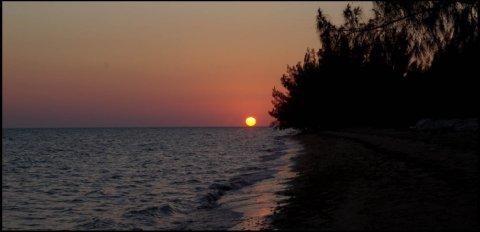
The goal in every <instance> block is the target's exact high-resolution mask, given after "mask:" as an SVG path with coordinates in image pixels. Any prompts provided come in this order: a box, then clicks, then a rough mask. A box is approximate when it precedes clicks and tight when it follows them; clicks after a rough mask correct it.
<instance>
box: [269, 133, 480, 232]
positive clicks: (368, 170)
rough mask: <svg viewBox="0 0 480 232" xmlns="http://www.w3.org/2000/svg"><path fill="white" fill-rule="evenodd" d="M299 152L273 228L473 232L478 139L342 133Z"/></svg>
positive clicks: (321, 137) (317, 137) (305, 139)
mask: <svg viewBox="0 0 480 232" xmlns="http://www.w3.org/2000/svg"><path fill="white" fill-rule="evenodd" d="M295 138H296V139H297V140H298V141H299V142H300V143H301V144H303V146H304V150H303V152H302V153H301V154H299V155H298V156H297V157H296V158H295V166H294V169H295V170H296V171H297V172H298V175H297V177H296V178H294V179H293V180H292V181H291V182H290V187H289V189H288V190H287V191H285V192H284V193H283V194H285V195H286V196H287V197H288V198H287V200H286V202H285V203H286V204H285V205H283V206H280V207H279V208H277V211H276V213H275V215H274V216H273V224H272V227H273V229H284V230H289V229H302V230H479V229H480V226H479V222H478V218H479V202H480V201H479V196H478V192H479V191H478V190H479V186H480V182H479V168H478V159H479V155H478V132H445V131H437V132H420V131H412V130H387V129H382V130H380V129H365V128H364V129H349V130H341V131H330V132H323V133H319V134H308V135H307V134H302V135H296V136H295Z"/></svg>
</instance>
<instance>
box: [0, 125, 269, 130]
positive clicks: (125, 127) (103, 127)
mask: <svg viewBox="0 0 480 232" xmlns="http://www.w3.org/2000/svg"><path fill="white" fill-rule="evenodd" d="M127 128H132V129H134V128H273V127H272V126H254V127H248V126H98V127H95V126H85V127H81V126H66V127H3V126H2V130H4V129H127Z"/></svg>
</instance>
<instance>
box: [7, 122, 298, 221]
mask: <svg viewBox="0 0 480 232" xmlns="http://www.w3.org/2000/svg"><path fill="white" fill-rule="evenodd" d="M291 133H292V131H278V130H274V129H272V128H61V129H3V136H2V142H3V149H2V229H27V230H28V229H69V230H91V229H97V230H107V229H113V230H136V229H138V230H154V229H157V230H162V229H172V230H197V229H198V230H200V229H214V230H226V229H232V230H238V229H261V228H265V227H266V226H268V220H269V216H270V215H271V214H272V213H273V210H274V209H275V207H277V206H278V204H281V202H282V201H283V200H284V196H283V195H282V194H281V193H280V191H282V190H284V189H285V186H286V183H287V181H288V180H289V179H290V178H292V177H294V176H295V173H293V172H292V171H291V167H290V166H291V163H292V162H291V158H292V157H293V156H295V154H297V153H298V151H299V150H300V146H299V144H297V143H296V142H295V141H294V140H292V139H291V138H290V136H289V135H290V134H291Z"/></svg>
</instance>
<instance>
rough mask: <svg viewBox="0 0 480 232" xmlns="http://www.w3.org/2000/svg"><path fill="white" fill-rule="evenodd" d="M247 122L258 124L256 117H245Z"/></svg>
mask: <svg viewBox="0 0 480 232" xmlns="http://www.w3.org/2000/svg"><path fill="white" fill-rule="evenodd" d="M245 124H247V126H255V124H257V120H256V119H255V118H254V117H248V118H247V119H245Z"/></svg>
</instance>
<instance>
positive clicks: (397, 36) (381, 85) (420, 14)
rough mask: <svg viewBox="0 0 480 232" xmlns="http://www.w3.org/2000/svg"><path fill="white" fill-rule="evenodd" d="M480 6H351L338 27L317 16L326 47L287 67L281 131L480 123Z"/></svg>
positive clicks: (280, 99) (277, 99)
mask: <svg viewBox="0 0 480 232" xmlns="http://www.w3.org/2000/svg"><path fill="white" fill-rule="evenodd" d="M478 9H479V3H478V2H476V1H464V2H450V1H445V2H437V1H435V2H404V1H398V2H397V1H393V2H390V1H389V2H376V3H375V4H374V8H373V12H374V17H373V18H371V19H370V20H368V22H363V20H362V10H361V9H360V8H358V7H357V8H352V7H350V6H349V5H348V6H347V7H346V8H345V10H344V12H343V16H344V24H343V25H341V26H339V27H336V26H335V25H333V24H332V23H330V21H328V20H327V19H326V17H325V16H324V15H323V13H322V11H321V9H319V10H318V14H317V19H316V20H317V30H318V33H319V38H320V41H321V46H322V47H321V49H319V50H318V52H315V51H314V50H312V49H307V53H306V54H305V58H304V60H303V63H298V64H297V65H295V66H293V67H290V66H289V67H288V68H287V73H286V74H285V75H283V76H282V78H281V83H282V85H283V87H285V90H286V92H282V91H280V90H278V89H276V88H274V89H273V101H272V103H273V109H272V110H271V111H270V112H269V113H270V115H272V116H273V117H274V118H276V122H275V125H276V126H277V127H278V128H281V129H283V128H296V129H300V130H304V131H307V130H321V129H328V128H340V127H349V126H360V125H368V126H406V125H410V124H412V123H413V122H415V121H416V120H418V119H419V118H422V117H478V110H477V109H476V108H477V107H475V105H478V102H477V101H476V99H478V96H476V95H478V94H476V93H477V91H476V89H475V86H476V85H475V83H474V81H475V80H476V77H475V73H477V67H476V65H475V61H476V58H477V55H478V54H479V53H478V52H479V18H478V12H479V11H478Z"/></svg>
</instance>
